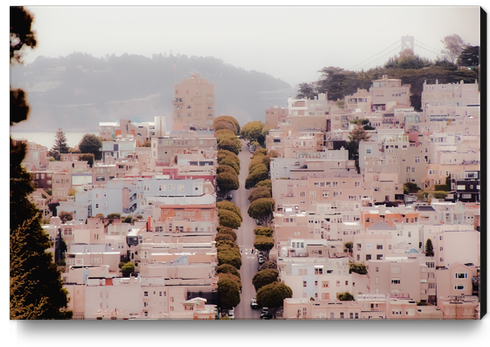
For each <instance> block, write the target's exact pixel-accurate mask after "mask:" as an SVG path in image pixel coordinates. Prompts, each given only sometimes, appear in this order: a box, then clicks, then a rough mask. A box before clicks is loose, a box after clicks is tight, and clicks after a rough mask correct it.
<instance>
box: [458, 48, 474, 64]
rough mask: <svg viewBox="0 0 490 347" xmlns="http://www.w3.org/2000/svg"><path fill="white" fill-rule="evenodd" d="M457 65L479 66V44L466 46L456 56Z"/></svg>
mask: <svg viewBox="0 0 490 347" xmlns="http://www.w3.org/2000/svg"><path fill="white" fill-rule="evenodd" d="M457 64H458V66H475V67H477V66H480V46H468V47H467V48H465V49H463V51H462V52H461V54H460V55H459V57H458V61H457Z"/></svg>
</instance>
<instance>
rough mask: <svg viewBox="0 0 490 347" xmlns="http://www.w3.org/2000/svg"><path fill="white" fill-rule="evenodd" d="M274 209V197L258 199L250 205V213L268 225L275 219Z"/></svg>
mask: <svg viewBox="0 0 490 347" xmlns="http://www.w3.org/2000/svg"><path fill="white" fill-rule="evenodd" d="M274 209H275V202H274V199H264V198H262V199H257V200H255V201H254V202H252V203H251V204H250V206H249V207H248V215H249V216H250V217H252V218H254V219H258V220H259V221H261V222H262V223H263V224H264V225H266V226H267V225H269V224H270V223H271V222H272V220H273V219H274Z"/></svg>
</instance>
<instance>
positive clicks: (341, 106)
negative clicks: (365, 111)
mask: <svg viewBox="0 0 490 347" xmlns="http://www.w3.org/2000/svg"><path fill="white" fill-rule="evenodd" d="M335 105H336V106H337V107H338V108H340V109H341V110H343V109H344V105H345V100H344V99H338V100H337V101H336V103H335Z"/></svg>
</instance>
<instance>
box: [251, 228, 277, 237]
mask: <svg viewBox="0 0 490 347" xmlns="http://www.w3.org/2000/svg"><path fill="white" fill-rule="evenodd" d="M273 233H274V230H272V228H269V227H258V228H255V229H254V234H255V235H257V236H267V237H271V236H272V234H273Z"/></svg>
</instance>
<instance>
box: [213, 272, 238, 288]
mask: <svg viewBox="0 0 490 347" xmlns="http://www.w3.org/2000/svg"><path fill="white" fill-rule="evenodd" d="M218 277H219V279H223V278H229V279H230V280H232V281H233V282H235V283H236V285H237V286H238V290H240V291H241V290H242V280H241V279H240V277H239V276H236V275H234V274H232V273H229V272H228V273H223V272H222V273H219V274H218Z"/></svg>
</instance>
